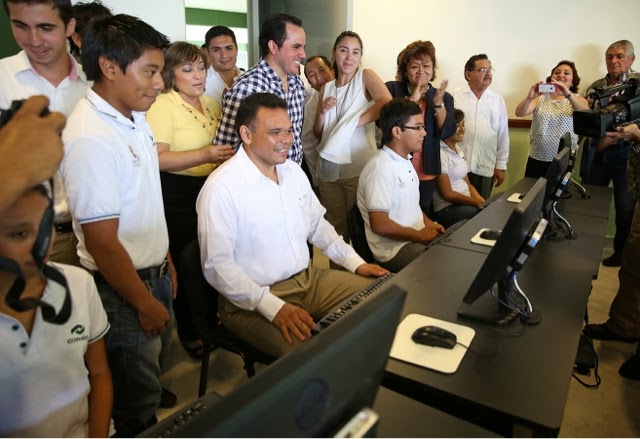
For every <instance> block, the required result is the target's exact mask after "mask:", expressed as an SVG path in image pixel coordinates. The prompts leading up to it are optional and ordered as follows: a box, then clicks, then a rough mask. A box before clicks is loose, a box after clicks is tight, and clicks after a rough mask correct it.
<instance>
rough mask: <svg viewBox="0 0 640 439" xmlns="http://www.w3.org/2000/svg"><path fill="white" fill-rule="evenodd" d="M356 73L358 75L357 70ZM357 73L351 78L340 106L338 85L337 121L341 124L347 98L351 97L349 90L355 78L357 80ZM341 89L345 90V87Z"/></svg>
mask: <svg viewBox="0 0 640 439" xmlns="http://www.w3.org/2000/svg"><path fill="white" fill-rule="evenodd" d="M356 73H358V71H357V70H356ZM356 73H354V74H353V76H352V77H351V79H349V82H348V83H347V89H346V90H345V92H344V94H343V96H342V103H341V104H340V105H338V104H337V103H338V86H337V84H336V95H335V98H336V119H337V122H340V119H342V116H344V104H345V102H346V100H347V96H348V95H349V89H350V88H351V83H352V82H353V78H355V76H356ZM340 88H344V85H343V86H342V87H340Z"/></svg>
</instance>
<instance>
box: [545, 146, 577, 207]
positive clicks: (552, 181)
mask: <svg viewBox="0 0 640 439" xmlns="http://www.w3.org/2000/svg"><path fill="white" fill-rule="evenodd" d="M570 157H571V148H563V149H562V151H560V152H559V153H558V154H556V156H555V157H554V158H553V161H552V162H551V164H550V165H549V167H548V168H547V173H546V175H545V177H544V178H545V179H546V180H547V188H546V190H545V194H544V207H545V209H546V208H547V207H548V205H549V203H550V202H551V200H552V199H553V197H554V194H556V192H557V191H558V187H559V185H560V183H561V182H562V177H563V176H564V175H565V174H566V172H567V168H568V167H569V158H570ZM565 186H566V184H565ZM558 197H559V195H558ZM556 201H557V198H556Z"/></svg>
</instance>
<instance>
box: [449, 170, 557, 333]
mask: <svg viewBox="0 0 640 439" xmlns="http://www.w3.org/2000/svg"><path fill="white" fill-rule="evenodd" d="M546 184H547V183H546V181H545V179H543V178H540V179H538V181H536V182H535V184H534V185H533V187H532V188H531V189H529V191H528V192H527V194H526V195H525V197H524V198H523V199H522V201H521V202H520V203H519V204H518V205H516V206H515V207H514V209H513V211H512V212H511V215H510V216H509V219H508V220H507V223H506V224H505V226H504V228H503V229H502V233H501V234H500V237H499V238H498V240H497V241H496V243H495V245H494V246H493V248H492V249H491V252H490V253H489V255H488V256H487V258H486V259H485V261H484V263H483V264H482V267H480V270H479V271H478V273H477V274H476V277H475V278H474V279H473V282H471V286H470V287H469V290H468V291H467V293H466V295H465V296H464V299H463V303H462V306H461V307H460V309H459V310H458V315H459V316H460V317H463V318H469V319H473V320H477V321H482V322H487V323H490V324H494V325H506V324H508V323H509V322H511V321H512V320H514V319H515V318H516V317H518V316H522V317H525V316H527V314H528V313H529V312H528V310H527V309H526V308H527V307H523V306H521V304H516V305H515V306H514V303H515V302H518V301H520V302H522V300H523V299H522V298H521V299H520V300H519V299H517V297H515V296H514V292H513V290H514V281H515V273H516V272H517V271H518V270H519V269H520V268H521V267H522V265H523V264H524V260H526V256H527V255H528V253H527V251H529V250H530V249H527V246H528V245H532V246H535V244H536V243H537V240H538V239H539V236H538V234H540V235H541V232H540V231H539V230H538V224H539V222H540V221H543V226H544V225H546V221H544V220H541V219H540V212H541V210H542V205H543V201H544V196H545V188H546ZM496 283H497V284H498V294H497V295H495V294H494V292H493V288H494V285H495V284H496ZM488 292H490V293H491V294H487V293H488ZM492 296H493V297H492ZM481 297H482V300H478V299H480V298H481ZM494 299H495V300H494ZM524 300H525V301H527V300H526V298H525V299H524ZM529 308H530V303H529ZM528 318H533V315H531V316H528Z"/></svg>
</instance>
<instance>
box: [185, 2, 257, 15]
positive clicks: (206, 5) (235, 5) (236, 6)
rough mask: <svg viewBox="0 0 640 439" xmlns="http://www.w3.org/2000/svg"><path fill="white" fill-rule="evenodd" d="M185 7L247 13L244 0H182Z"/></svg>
mask: <svg viewBox="0 0 640 439" xmlns="http://www.w3.org/2000/svg"><path fill="white" fill-rule="evenodd" d="M184 6H185V7H186V8H198V9H213V10H216V11H229V12H241V13H244V14H246V13H247V1H246V0H184Z"/></svg>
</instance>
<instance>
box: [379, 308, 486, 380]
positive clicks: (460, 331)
mask: <svg viewBox="0 0 640 439" xmlns="http://www.w3.org/2000/svg"><path fill="white" fill-rule="evenodd" d="M422 326H439V327H441V328H444V329H446V330H447V331H451V332H453V333H454V334H455V335H456V337H457V338H458V342H460V343H462V344H463V345H465V346H469V345H470V344H471V340H473V337H474V336H475V335H476V331H474V330H473V329H472V328H469V327H467V326H462V325H457V324H455V323H451V322H445V321H444V320H438V319H434V318H433V317H427V316H423V315H421V314H409V315H408V316H407V317H405V318H404V320H403V321H402V323H400V324H399V325H398V329H397V330H396V337H395V339H394V340H393V345H392V346H391V353H390V354H389V355H390V356H391V357H392V358H395V359H396V360H400V361H406V362H407V363H412V364H415V365H416V366H421V367H426V368H428V369H433V370H437V371H438V372H442V373H454V372H455V371H456V370H458V366H460V363H461V362H462V358H463V357H464V354H465V353H466V352H467V348H465V347H463V346H461V345H460V344H457V345H456V346H455V347H454V348H453V349H445V348H437V347H433V346H424V345H420V344H417V343H415V342H414V341H413V340H411V334H413V332H414V331H415V330H416V329H418V328H420V327H422Z"/></svg>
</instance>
